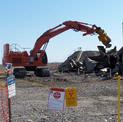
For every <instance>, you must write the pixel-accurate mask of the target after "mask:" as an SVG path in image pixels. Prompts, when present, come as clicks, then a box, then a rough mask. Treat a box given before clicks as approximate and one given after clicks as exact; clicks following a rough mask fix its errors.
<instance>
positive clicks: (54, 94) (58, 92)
mask: <svg viewBox="0 0 123 122" xmlns="http://www.w3.org/2000/svg"><path fill="white" fill-rule="evenodd" d="M64 97H65V90H64V89H62V88H51V89H50V93H49V100H48V108H49V109H54V110H63V109H64Z"/></svg>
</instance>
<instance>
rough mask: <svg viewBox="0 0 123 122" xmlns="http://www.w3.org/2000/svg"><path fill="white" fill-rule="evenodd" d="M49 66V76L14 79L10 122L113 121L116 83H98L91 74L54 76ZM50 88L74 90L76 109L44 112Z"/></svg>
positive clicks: (114, 119)
mask: <svg viewBox="0 0 123 122" xmlns="http://www.w3.org/2000/svg"><path fill="white" fill-rule="evenodd" d="M56 69H57V65H56V64H52V65H50V71H51V76H50V77H49V78H39V77H36V76H30V77H26V78H25V79H19V80H18V79H16V92H17V94H16V96H15V97H13V98H12V122H29V121H30V122H116V121H117V81H116V80H114V79H110V80H102V79H101V78H100V77H96V76H95V75H94V74H89V75H86V76H85V75H77V74H75V73H58V72H57V70H56ZM52 87H58V88H67V87H76V88H77V97H78V106H77V107H74V108H68V107H65V108H64V111H54V110H52V111H51V110H49V109H48V107H47V106H48V94H49V90H50V88H52ZM121 122H123V80H121Z"/></svg>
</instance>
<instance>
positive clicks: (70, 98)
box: [65, 87, 77, 107]
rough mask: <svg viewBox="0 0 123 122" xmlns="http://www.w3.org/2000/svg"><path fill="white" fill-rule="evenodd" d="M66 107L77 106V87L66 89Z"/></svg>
mask: <svg viewBox="0 0 123 122" xmlns="http://www.w3.org/2000/svg"><path fill="white" fill-rule="evenodd" d="M65 98H66V107H75V106H77V89H76V88H75V87H71V88H66V96H65Z"/></svg>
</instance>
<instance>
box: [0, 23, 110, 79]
mask: <svg viewBox="0 0 123 122" xmlns="http://www.w3.org/2000/svg"><path fill="white" fill-rule="evenodd" d="M70 29H72V30H74V31H76V32H77V31H80V32H83V36H86V35H94V34H97V35H98V39H99V41H101V42H102V43H103V44H104V45H105V46H106V47H111V44H110V42H111V39H110V37H109V36H108V35H107V34H106V33H105V31H104V30H103V29H101V28H100V27H97V26H96V25H91V24H87V23H83V22H78V21H65V22H63V23H62V24H60V25H58V26H56V27H54V28H51V29H49V30H48V31H46V32H45V33H43V34H42V35H41V36H40V37H39V38H38V39H37V40H36V42H35V45H34V47H33V49H32V50H31V51H30V54H28V52H27V51H21V52H20V51H13V50H11V48H10V44H5V45H4V54H3V59H2V62H3V65H5V64H6V63H12V65H13V67H14V70H13V72H14V75H15V77H16V78H24V77H25V76H26V73H27V71H34V73H35V75H36V76H40V77H47V76H50V72H49V70H48V68H47V63H48V60H47V54H46V52H45V50H46V47H47V44H48V42H49V40H50V39H51V38H53V37H55V36H57V35H58V34H60V33H63V32H65V31H67V30H70Z"/></svg>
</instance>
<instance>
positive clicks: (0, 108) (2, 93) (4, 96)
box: [0, 79, 9, 122]
mask: <svg viewBox="0 0 123 122" xmlns="http://www.w3.org/2000/svg"><path fill="white" fill-rule="evenodd" d="M0 121H2V122H9V106H8V89H7V86H6V84H5V83H3V82H2V81H1V79H0Z"/></svg>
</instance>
